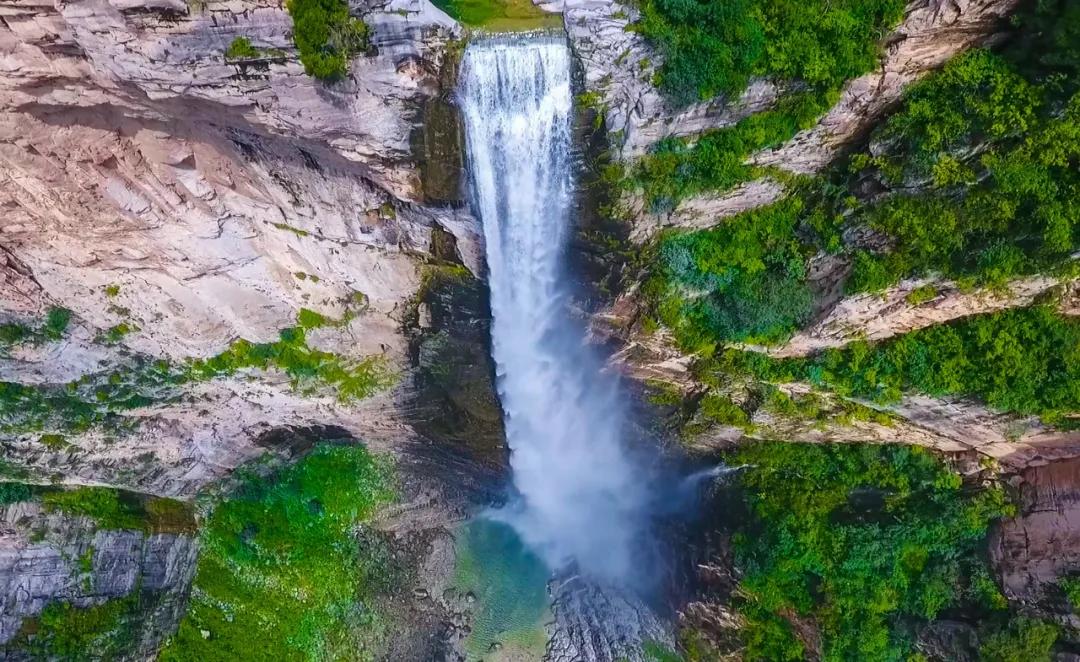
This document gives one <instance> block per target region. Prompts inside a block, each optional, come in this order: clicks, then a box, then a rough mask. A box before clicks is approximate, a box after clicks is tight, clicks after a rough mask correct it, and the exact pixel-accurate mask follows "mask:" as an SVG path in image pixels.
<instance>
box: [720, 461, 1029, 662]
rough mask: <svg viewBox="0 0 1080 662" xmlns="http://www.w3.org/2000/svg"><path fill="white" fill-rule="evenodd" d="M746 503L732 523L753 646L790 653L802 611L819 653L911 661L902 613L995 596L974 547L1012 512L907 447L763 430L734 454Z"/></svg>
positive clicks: (989, 606) (990, 601) (917, 615)
mask: <svg viewBox="0 0 1080 662" xmlns="http://www.w3.org/2000/svg"><path fill="white" fill-rule="evenodd" d="M729 461H730V462H733V463H737V464H749V465H751V467H752V468H751V469H749V470H747V471H746V472H744V473H743V474H741V476H742V480H741V482H742V486H743V488H744V494H745V499H746V504H747V507H748V509H749V511H750V513H751V515H752V517H751V520H750V521H749V522H747V523H746V524H745V525H744V526H743V528H742V530H741V531H740V532H739V533H738V534H737V535H736V538H735V545H736V555H737V562H738V564H739V566H740V567H741V568H742V569H743V573H744V574H743V577H742V581H741V583H740V591H741V592H742V593H743V594H744V595H745V601H744V604H743V605H742V606H741V610H742V612H743V614H744V615H745V616H746V617H747V619H748V621H749V625H748V628H747V630H746V643H747V647H748V648H747V654H748V655H747V657H748V658H749V659H766V660H795V659H801V658H802V657H803V645H802V643H801V642H800V641H799V640H798V639H797V638H796V637H795V636H794V633H793V631H792V629H791V626H790V622H789V619H790V618H791V617H795V616H798V617H810V618H812V619H813V620H814V622H815V623H816V625H817V627H818V628H819V629H820V633H821V645H822V656H823V657H822V659H824V660H866V661H868V662H869V661H877V660H906V659H909V658H908V657H907V656H908V655H909V654H911V653H912V652H913V651H912V647H911V646H912V636H911V626H912V625H913V624H914V623H916V622H918V621H921V620H930V619H933V618H935V617H936V616H937V615H939V614H940V613H941V612H942V611H943V610H945V609H947V608H950V607H957V606H961V605H965V606H967V607H968V608H969V609H976V610H980V609H982V610H987V611H991V610H994V609H998V608H1000V607H1001V606H1002V604H1003V602H1004V601H1003V600H1002V598H1001V596H1000V592H999V591H998V589H997V587H996V586H995V585H994V583H993V581H992V580H990V578H989V575H988V573H987V571H986V567H985V562H984V561H983V559H981V558H980V555H979V549H980V547H981V545H983V544H984V537H985V534H986V531H987V527H988V526H989V525H990V523H991V522H993V521H994V520H995V519H996V518H998V517H1001V516H1004V515H1009V514H1011V513H1012V510H1013V509H1012V507H1011V506H1010V505H1009V504H1008V503H1007V500H1006V497H1005V494H1004V492H1003V491H1002V490H1001V489H1000V488H997V487H990V488H984V489H978V490H971V489H967V488H965V486H964V485H963V484H962V481H961V478H960V476H959V475H958V474H956V473H955V472H954V471H952V470H951V469H950V468H949V467H947V466H946V465H944V464H943V463H941V462H940V461H938V460H937V459H935V458H934V456H933V455H931V454H930V453H929V452H928V451H926V450H924V449H921V448H918V447H910V446H881V445H857V444H852V445H830V446H823V445H815V444H782V443H759V444H755V445H752V446H746V447H743V448H741V449H740V450H738V451H736V452H735V453H734V454H733V455H732V457H731V458H730V460H729Z"/></svg>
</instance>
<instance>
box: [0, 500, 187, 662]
mask: <svg viewBox="0 0 1080 662" xmlns="http://www.w3.org/2000/svg"><path fill="white" fill-rule="evenodd" d="M190 524H191V525H192V527H193V525H194V522H193V521H192V522H191V523H190ZM0 526H2V527H3V528H2V535H0V596H2V600H0V652H3V654H4V656H5V659H23V657H24V656H25V654H24V653H22V652H20V646H19V644H20V635H21V634H22V633H23V630H24V629H25V628H27V627H33V626H28V625H27V624H28V623H31V624H35V623H36V621H35V619H36V618H37V617H38V616H39V615H40V614H41V612H42V610H43V609H44V608H45V607H46V605H47V604H50V603H55V602H56V601H63V602H65V603H68V604H71V605H73V606H75V607H79V608H90V607H94V606H101V605H105V604H106V603H109V602H110V601H115V600H121V599H124V598H128V597H129V596H131V597H130V598H129V599H131V600H132V601H133V606H132V608H131V609H125V610H122V611H121V612H120V613H119V614H118V617H117V619H116V620H117V622H116V623H110V624H109V625H108V626H106V625H105V624H104V623H102V624H101V626H102V627H111V626H120V625H122V624H123V622H127V623H126V624H127V625H129V626H130V630H129V632H131V633H133V636H132V638H131V639H129V640H128V641H125V642H123V648H124V653H125V657H127V658H129V659H141V658H145V657H146V656H148V655H150V654H152V653H153V652H154V651H156V650H157V648H158V646H159V645H160V643H161V641H162V639H164V637H165V636H167V635H168V633H169V632H171V631H173V630H174V629H175V628H176V624H177V623H178V622H179V621H180V618H181V617H182V616H183V613H184V608H185V606H186V604H187V591H188V587H189V585H190V584H191V579H192V575H193V574H194V571H195V559H196V555H197V554H198V544H197V542H196V540H195V537H194V535H193V532H192V530H188V531H186V532H185V531H182V530H177V531H172V532H160V533H147V532H143V531H137V530H104V529H101V528H99V527H97V526H96V525H95V524H94V522H93V521H92V520H90V519H88V518H85V517H74V516H70V515H65V514H63V513H59V512H55V513H46V512H45V511H44V510H43V509H42V506H41V505H40V504H39V503H35V502H24V503H17V504H11V505H8V506H5V507H4V508H3V509H2V510H0ZM136 601H137V603H138V605H137V608H135V602H136ZM102 634H104V633H102ZM83 652H86V653H89V651H83Z"/></svg>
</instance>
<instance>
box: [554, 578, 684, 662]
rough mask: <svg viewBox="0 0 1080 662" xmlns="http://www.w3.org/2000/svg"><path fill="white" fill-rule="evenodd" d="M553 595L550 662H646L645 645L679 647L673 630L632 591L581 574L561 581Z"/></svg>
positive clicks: (559, 579)
mask: <svg viewBox="0 0 1080 662" xmlns="http://www.w3.org/2000/svg"><path fill="white" fill-rule="evenodd" d="M551 593H552V598H553V606H552V610H553V611H554V613H555V623H554V624H553V626H552V629H551V639H550V640H549V641H548V649H547V657H546V659H548V660H549V661H550V662H615V661H616V660H627V661H628V662H639V661H641V662H643V661H644V660H646V659H648V658H646V657H644V655H645V654H644V652H643V651H642V646H643V644H645V643H646V642H654V643H656V644H658V645H661V646H666V647H668V648H669V649H674V648H675V641H674V636H673V634H672V632H671V630H670V628H669V626H668V625H667V624H666V623H665V621H664V620H663V619H661V618H660V617H659V616H658V615H657V614H656V613H655V612H654V611H653V610H652V609H651V608H650V607H649V606H648V605H647V604H645V602H644V601H643V600H641V599H640V598H639V597H637V596H635V595H633V594H631V593H628V592H626V591H624V590H621V589H616V588H612V587H608V586H601V585H599V584H597V583H595V582H592V581H590V580H588V579H586V578H584V577H581V576H578V575H574V576H564V577H561V578H557V579H556V580H554V582H553V587H552V589H551Z"/></svg>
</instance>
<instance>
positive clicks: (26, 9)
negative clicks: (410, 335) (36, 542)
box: [0, 0, 481, 494]
mask: <svg viewBox="0 0 1080 662" xmlns="http://www.w3.org/2000/svg"><path fill="white" fill-rule="evenodd" d="M354 13H356V14H357V15H361V16H363V17H364V20H365V21H366V22H367V23H368V25H369V26H370V28H371V48H370V49H369V51H368V52H367V53H365V54H363V55H362V56H358V57H356V58H354V60H353V61H352V62H351V63H350V74H349V76H348V78H347V79H345V80H342V81H339V82H337V83H334V84H326V83H323V82H320V81H318V80H315V79H312V78H311V77H310V76H308V75H306V74H305V73H304V70H303V67H302V65H301V64H300V63H299V61H298V59H297V56H296V52H295V49H294V48H293V44H292V38H291V31H292V22H291V18H290V17H289V15H288V13H287V12H286V11H285V10H284V8H283V5H281V3H277V2H208V3H183V2H168V1H165V2H159V3H150V4H149V5H145V4H141V3H139V4H138V6H136V5H135V4H131V3H121V2H106V1H104V0H90V1H87V2H75V3H65V4H63V5H62V6H55V5H52V4H49V3H44V4H33V3H31V4H23V5H19V6H18V7H12V8H10V11H8V12H7V14H6V18H5V22H4V25H3V26H0V49H2V51H3V53H4V56H3V59H2V65H0V66H2V68H3V70H4V72H5V73H4V75H3V76H0V79H2V80H0V164H2V166H3V167H2V168H0V203H2V204H3V206H4V208H5V213H4V215H3V218H2V219H0V237H2V240H3V245H2V247H0V319H3V320H5V321H6V320H7V319H9V318H10V319H14V320H18V321H25V320H32V319H34V318H40V317H41V316H42V315H43V314H44V313H45V311H46V310H47V309H48V308H49V307H51V306H63V307H66V308H69V309H71V310H72V311H73V312H74V321H73V323H72V327H71V332H70V333H69V334H68V335H67V336H66V337H65V339H64V340H62V341H60V342H57V343H51V344H49V345H47V346H43V347H30V348H25V347H24V348H18V350H17V351H13V352H11V353H10V354H9V355H8V356H5V357H0V376H2V377H0V378H2V379H5V380H12V381H19V382H23V383H33V384H45V385H48V384H63V383H66V382H68V381H71V380H72V379H76V378H79V377H82V376H84V375H94V374H97V373H100V372H102V371H108V370H111V369H113V368H115V367H116V366H120V365H125V364H126V363H127V362H128V361H129V360H130V353H131V352H134V353H137V354H141V355H145V356H148V357H150V358H151V359H158V358H162V359H169V360H171V361H183V360H185V359H188V358H190V357H206V356H212V355H214V354H217V353H218V352H221V351H222V350H223V349H225V348H226V347H227V346H228V344H229V343H230V342H232V341H234V340H236V339H237V338H245V339H248V340H251V341H253V342H270V341H273V340H275V339H276V338H277V336H278V333H279V331H280V330H281V329H283V328H286V327H290V326H293V325H295V323H296V319H297V314H298V311H299V310H300V309H301V308H310V309H312V310H316V311H318V312H320V313H322V314H324V315H327V316H330V317H333V318H341V317H343V316H344V315H345V314H346V312H347V311H351V312H350V313H349V314H350V315H352V316H353V318H352V319H351V321H350V322H349V323H348V324H347V326H346V327H344V328H342V329H334V330H320V331H319V332H316V333H313V334H312V337H311V344H312V345H313V346H316V347H318V348H320V349H323V350H326V351H331V352H334V353H336V354H339V355H341V356H344V357H353V358H360V357H368V356H381V357H383V358H384V360H385V361H386V363H387V365H388V366H389V367H390V368H391V370H392V371H394V372H395V373H397V374H398V376H399V377H400V378H401V379H399V380H398V383H399V384H407V382H408V376H409V373H410V371H411V360H410V356H409V353H408V342H407V339H406V337H405V335H404V334H403V333H402V314H403V311H404V310H405V309H406V308H407V306H408V304H409V303H410V302H411V301H412V299H413V297H414V296H415V294H416V292H417V289H418V287H419V285H420V273H419V267H420V265H421V264H422V263H423V262H424V261H425V260H426V259H427V258H428V254H429V252H430V250H431V238H432V236H433V232H435V231H436V230H438V231H441V232H446V233H449V234H450V235H452V236H453V237H455V240H456V246H457V251H458V252H459V253H460V260H461V261H462V262H464V264H465V265H466V266H467V267H468V268H470V269H472V270H473V271H474V273H480V263H481V254H480V243H479V239H478V237H479V233H478V231H477V229H476V228H475V223H474V221H473V220H472V219H471V218H470V217H469V215H468V214H467V212H465V211H463V210H461V209H459V208H452V207H450V206H448V205H446V204H444V203H440V204H428V203H427V202H426V201H427V200H428V199H429V198H431V197H432V196H430V195H427V192H426V191H425V190H424V187H422V186H421V176H420V170H419V163H420V162H421V161H426V159H427V153H428V152H430V151H432V150H441V151H442V152H446V151H447V150H450V151H451V152H452V151H453V142H452V141H449V142H448V143H447V144H445V145H444V144H438V145H436V144H434V143H433V141H432V140H427V141H425V140H419V141H418V140H417V138H416V136H417V134H418V133H423V128H424V126H423V122H424V117H425V112H424V107H425V104H428V102H429V101H430V100H431V99H433V98H436V97H439V96H440V95H443V96H445V94H444V90H443V89H442V87H443V86H444V85H445V84H446V81H445V80H444V79H443V77H441V76H440V72H441V71H442V70H443V69H444V65H447V63H451V64H452V58H449V57H448V56H447V52H448V45H449V44H450V42H451V41H452V40H454V39H456V38H458V37H460V36H461V29H460V27H459V26H458V25H457V24H456V23H455V22H454V21H453V20H452V19H450V18H449V17H447V16H446V15H445V14H443V13H442V12H440V11H439V10H437V9H435V8H434V7H433V6H432V5H431V4H429V3H428V2H426V1H425V0H403V1H395V2H393V3H383V2H366V3H363V6H359V7H354ZM236 37H245V38H248V39H250V40H251V42H252V43H253V44H254V45H255V46H256V47H258V48H262V49H268V50H269V49H274V50H272V51H271V52H272V55H268V56H267V57H266V58H263V59H262V60H260V61H255V62H244V63H235V62H231V61H228V60H226V58H225V56H224V52H225V50H226V49H227V48H228V47H229V45H230V43H231V42H232V40H233V39H234V38H236ZM452 122H453V118H449V119H447V120H446V121H445V122H444V124H447V123H449V124H451V125H452ZM451 128H452V127H451ZM451 133H452V132H451ZM442 158H443V162H445V163H452V162H453V161H454V155H453V154H452V153H450V154H445V153H444V154H442ZM458 159H459V160H460V156H458ZM448 176H449V175H448ZM449 181H450V183H449V184H448V185H447V186H448V187H452V186H454V184H453V179H452V177H451V179H450V180H449ZM444 188H447V187H444ZM442 197H443V198H448V197H452V196H450V195H449V193H445V192H444V194H443V196H442ZM358 302H360V303H358ZM120 323H124V324H127V325H128V326H129V327H133V328H135V329H137V330H136V331H134V332H131V333H129V334H127V335H125V336H124V337H123V339H122V340H121V342H119V343H117V344H115V345H113V346H103V345H102V344H101V343H98V342H95V337H97V336H98V334H99V333H100V332H101V331H103V330H105V329H109V328H110V327H113V326H115V325H117V324H120ZM263 377H265V378H264V379H260V380H257V382H253V381H251V380H249V379H247V378H244V377H241V378H239V379H235V380H218V381H216V382H213V383H208V384H204V385H201V386H199V388H198V389H196V390H195V391H194V392H193V393H192V394H191V395H190V397H189V398H187V399H186V400H185V401H183V402H174V403H165V404H159V405H155V406H151V407H149V408H146V409H145V410H142V411H140V412H139V413H138V417H139V418H140V422H141V425H140V426H139V427H140V429H139V431H137V432H135V433H133V434H131V435H128V436H126V437H125V438H124V440H123V441H122V442H120V443H114V442H115V440H113V439H102V438H101V435H100V434H97V433H95V432H93V431H91V432H89V433H87V434H85V435H83V436H84V437H85V439H84V441H85V443H83V444H81V445H79V444H76V445H73V446H72V447H69V448H68V449H66V450H65V451H64V452H62V453H55V452H51V451H47V450H46V449H43V448H42V447H40V445H37V444H36V443H35V438H33V437H28V436H25V435H15V436H11V437H9V438H6V439H4V440H3V442H4V444H5V452H6V453H7V454H8V456H9V457H10V458H11V459H12V460H13V461H15V462H16V464H24V465H27V466H40V467H45V466H48V467H50V469H49V471H51V472H55V473H60V474H63V480H65V481H67V482H75V483H79V482H104V483H108V484H117V485H123V486H127V487H132V488H134V489H139V490H144V491H150V492H154V493H163V494H190V493H192V492H193V491H194V490H196V489H198V488H199V487H200V486H202V485H204V484H206V483H207V482H208V481H211V480H214V479H215V478H218V477H220V476H222V475H225V474H226V473H227V472H228V471H229V469H231V467H233V466H236V464H238V463H240V462H243V461H245V460H247V459H250V458H251V457H253V456H255V455H257V454H259V453H260V452H262V451H261V449H260V448H259V446H258V445H257V444H256V443H254V442H253V439H254V438H255V437H257V436H258V434H260V433H261V432H264V431H266V430H269V429H272V428H273V427H275V426H279V425H303V424H306V423H310V422H312V421H316V422H320V423H330V424H336V425H341V426H343V427H344V428H346V429H348V430H350V431H351V432H353V433H355V434H362V435H363V436H365V437H369V438H371V439H373V440H374V441H376V442H378V441H380V440H382V441H386V442H388V443H390V442H393V440H394V439H395V438H400V437H401V436H402V431H403V430H405V429H406V424H405V423H404V422H403V421H402V420H401V419H400V417H399V416H398V413H399V410H400V407H399V405H398V404H397V397H396V396H395V395H393V394H387V395H383V396H381V397H379V398H376V399H375V400H374V401H372V402H369V403H367V404H365V405H364V406H363V407H355V406H353V407H343V406H341V404H340V403H339V402H337V401H336V399H335V398H334V397H333V396H332V395H317V396H315V397H307V398H301V397H299V395H298V394H297V393H295V391H294V389H292V388H291V386H290V384H289V379H287V378H284V377H283V376H280V375H274V374H268V375H263ZM147 452H152V453H153V454H154V455H155V457H154V459H153V461H152V462H149V463H144V465H139V464H136V465H134V466H132V465H131V463H130V458H132V457H137V456H144V455H145V454H146V453H147Z"/></svg>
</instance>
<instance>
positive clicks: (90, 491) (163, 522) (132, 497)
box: [38, 487, 195, 533]
mask: <svg viewBox="0 0 1080 662" xmlns="http://www.w3.org/2000/svg"><path fill="white" fill-rule="evenodd" d="M38 491H40V492H41V502H42V504H43V505H44V506H45V510H46V511H49V512H52V511H59V512H62V513H66V514H68V515H76V516H82V517H89V518H90V519H92V520H94V522H95V523H96V524H97V525H98V527H100V528H102V529H136V530H141V531H145V532H147V533H191V532H193V531H194V530H195V513H194V510H193V508H192V506H191V504H189V503H184V502H182V501H177V500H175V499H168V498H164V497H155V496H147V495H142V494H136V493H134V492H126V491H123V490H118V489H115V488H111V487H78V488H75V489H70V490H57V489H54V488H38Z"/></svg>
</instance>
